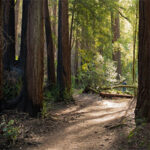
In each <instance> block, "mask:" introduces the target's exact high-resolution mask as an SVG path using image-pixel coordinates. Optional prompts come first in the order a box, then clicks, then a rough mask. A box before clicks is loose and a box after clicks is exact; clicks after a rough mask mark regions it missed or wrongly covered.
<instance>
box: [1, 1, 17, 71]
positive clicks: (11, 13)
mask: <svg viewBox="0 0 150 150" xmlns="http://www.w3.org/2000/svg"><path fill="white" fill-rule="evenodd" d="M3 8H4V9H3V15H4V16H3V33H4V40H5V41H4V45H5V47H4V50H3V64H4V69H6V70H10V69H11V66H12V65H13V64H14V62H15V10H14V9H15V2H14V0H4V1H3Z"/></svg>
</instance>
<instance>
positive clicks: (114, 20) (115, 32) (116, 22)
mask: <svg viewBox="0 0 150 150" xmlns="http://www.w3.org/2000/svg"><path fill="white" fill-rule="evenodd" d="M111 25H112V36H113V37H112V44H114V45H115V46H114V47H113V60H114V61H115V62H117V74H118V75H117V79H120V75H121V52H120V47H119V45H118V46H116V43H115V42H117V41H118V40H119V38H120V18H119V13H117V12H111Z"/></svg>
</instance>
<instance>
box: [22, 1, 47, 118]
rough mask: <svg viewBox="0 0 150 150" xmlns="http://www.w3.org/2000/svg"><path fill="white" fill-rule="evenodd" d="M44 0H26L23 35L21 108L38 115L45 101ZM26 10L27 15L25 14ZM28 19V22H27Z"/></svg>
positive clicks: (24, 4)
mask: <svg viewBox="0 0 150 150" xmlns="http://www.w3.org/2000/svg"><path fill="white" fill-rule="evenodd" d="M43 8H44V1H43V0H38V1H37V0H24V3H23V15H24V17H23V21H22V22H23V23H24V24H22V29H25V30H22V37H23V38H24V40H25V41H24V44H23V41H22V45H25V48H24V49H23V53H24V54H23V55H21V56H22V59H23V60H24V62H23V63H22V64H23V68H24V70H25V72H24V76H23V92H22V97H21V99H22V100H23V103H21V104H22V105H20V107H21V109H23V111H25V112H29V113H30V114H31V115H33V116H36V115H37V114H38V112H39V111H40V109H41V107H42V101H43V73H44V70H43V68H44V65H43V53H44V28H43V25H44V19H43V17H44V15H43V12H44V9H43ZM25 12H26V15H25ZM24 19H25V20H24ZM25 21H27V22H25Z"/></svg>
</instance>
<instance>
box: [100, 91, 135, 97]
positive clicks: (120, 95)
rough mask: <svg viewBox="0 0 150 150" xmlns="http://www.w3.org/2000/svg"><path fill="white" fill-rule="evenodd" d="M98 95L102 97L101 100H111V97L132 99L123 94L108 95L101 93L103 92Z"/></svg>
mask: <svg viewBox="0 0 150 150" xmlns="http://www.w3.org/2000/svg"><path fill="white" fill-rule="evenodd" d="M99 95H100V96H101V97H102V98H106V97H107V98H113V97H119V98H133V96H132V95H124V94H110V93H103V92H100V93H99Z"/></svg>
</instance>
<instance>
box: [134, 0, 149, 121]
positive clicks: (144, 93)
mask: <svg viewBox="0 0 150 150" xmlns="http://www.w3.org/2000/svg"><path fill="white" fill-rule="evenodd" d="M149 14H150V1H149V0H140V1H139V54H138V73H139V75H138V82H139V87H138V98H137V106H136V110H135V115H136V118H145V119H147V121H148V122H150V77H149V75H150V61H149V60H150V17H149Z"/></svg>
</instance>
